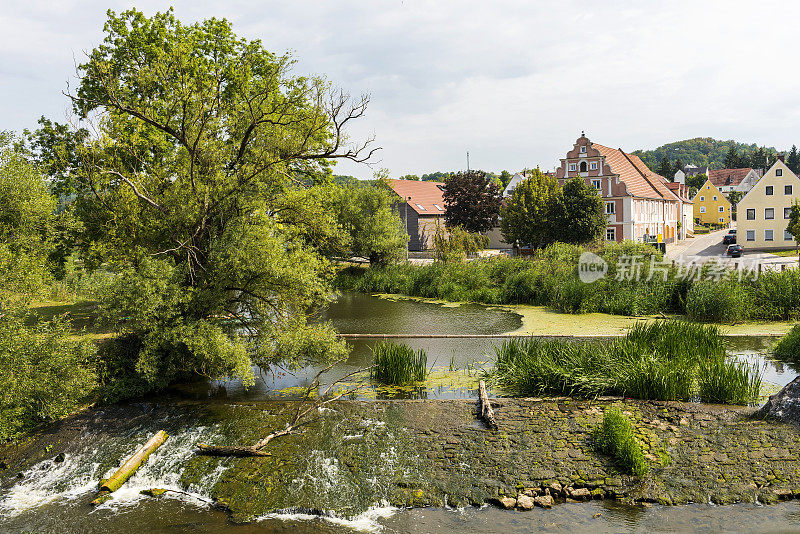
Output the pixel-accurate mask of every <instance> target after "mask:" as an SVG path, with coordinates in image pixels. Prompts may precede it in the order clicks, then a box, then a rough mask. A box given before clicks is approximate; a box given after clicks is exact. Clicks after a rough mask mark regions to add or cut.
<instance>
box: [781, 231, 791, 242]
mask: <svg viewBox="0 0 800 534" xmlns="http://www.w3.org/2000/svg"><path fill="white" fill-rule="evenodd" d="M792 239H794V236H793V235H792V234H790V233H789V230H784V231H783V240H784V241H791V240H792Z"/></svg>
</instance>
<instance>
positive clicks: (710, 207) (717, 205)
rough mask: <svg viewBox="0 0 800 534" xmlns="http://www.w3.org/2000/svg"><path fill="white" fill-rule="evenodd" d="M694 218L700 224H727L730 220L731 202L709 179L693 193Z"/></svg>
mask: <svg viewBox="0 0 800 534" xmlns="http://www.w3.org/2000/svg"><path fill="white" fill-rule="evenodd" d="M693 202H694V218H695V219H697V220H698V221H699V222H700V223H701V224H722V225H728V224H730V222H731V203H730V202H728V199H727V198H726V197H725V195H723V194H722V191H720V190H719V189H717V186H715V185H714V184H713V183H711V179H708V180H706V183H704V184H703V187H701V188H700V189H698V191H697V193H696V194H695V195H694V199H693Z"/></svg>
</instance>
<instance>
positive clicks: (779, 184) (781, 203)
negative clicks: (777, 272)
mask: <svg viewBox="0 0 800 534" xmlns="http://www.w3.org/2000/svg"><path fill="white" fill-rule="evenodd" d="M798 199H800V179H798V177H797V176H796V175H795V174H794V173H793V172H792V171H791V169H789V167H787V166H786V164H785V163H784V162H783V161H781V160H780V159H779V160H778V161H776V162H775V164H774V165H772V167H770V169H769V170H768V171H767V172H766V173H764V176H763V177H762V178H761V179H760V180H759V181H758V182H757V183H756V184H755V186H754V187H753V188H752V189H751V190H750V191H749V192H748V193H747V194H746V195H745V196H744V197H743V198H742V200H740V201H739V203H738V204H737V207H736V213H737V217H736V224H737V226H738V230H737V241H738V243H740V244H741V245H742V246H744V247H745V249H750V248H754V249H763V250H769V249H782V248H783V249H785V248H792V247H794V246H795V242H794V238H793V237H792V236H791V235H790V234H789V233H788V232H786V227H787V226H788V224H789V214H790V212H791V207H792V205H793V204H794V203H795V202H797V201H798Z"/></svg>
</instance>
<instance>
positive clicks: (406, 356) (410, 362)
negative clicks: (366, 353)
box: [371, 341, 428, 386]
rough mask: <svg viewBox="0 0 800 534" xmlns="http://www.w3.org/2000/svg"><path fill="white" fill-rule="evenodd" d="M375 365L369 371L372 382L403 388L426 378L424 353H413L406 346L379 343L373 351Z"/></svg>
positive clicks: (426, 360) (384, 342)
mask: <svg viewBox="0 0 800 534" xmlns="http://www.w3.org/2000/svg"><path fill="white" fill-rule="evenodd" d="M373 353H374V355H375V365H374V367H373V368H372V370H371V377H372V379H373V380H376V381H378V382H382V383H384V384H388V385H394V386H403V385H406V384H411V383H413V382H421V381H423V380H425V379H426V378H427V376H428V356H427V354H425V351H424V350H422V349H419V350H418V351H414V350H413V349H412V348H410V347H408V346H407V345H403V344H398V343H392V342H391V341H379V342H378V343H377V344H376V345H375V348H374V349H373Z"/></svg>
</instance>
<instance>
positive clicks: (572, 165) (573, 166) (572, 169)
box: [569, 163, 575, 171]
mask: <svg viewBox="0 0 800 534" xmlns="http://www.w3.org/2000/svg"><path fill="white" fill-rule="evenodd" d="M569 170H571V171H574V170H575V164H574V163H570V164H569Z"/></svg>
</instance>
